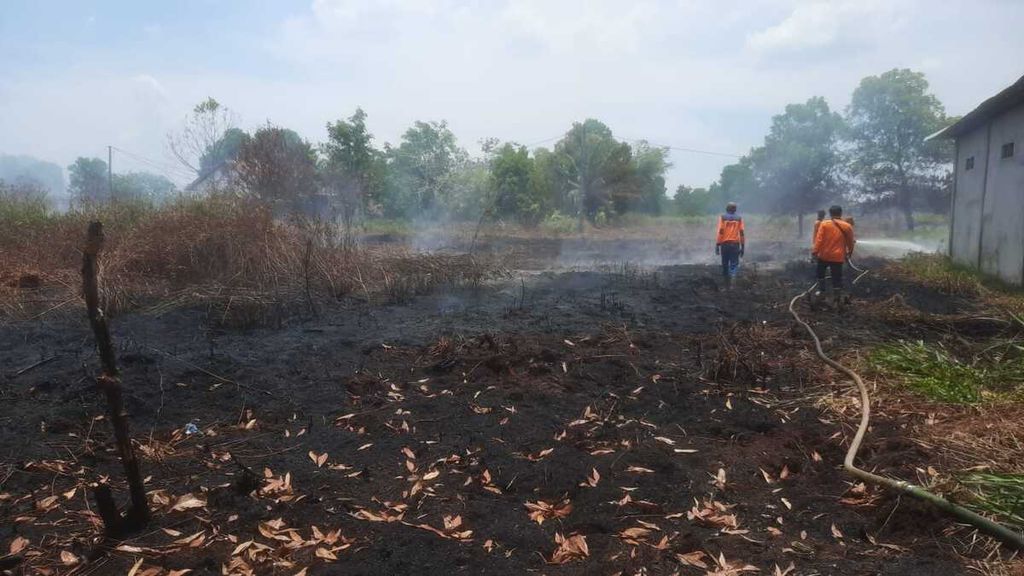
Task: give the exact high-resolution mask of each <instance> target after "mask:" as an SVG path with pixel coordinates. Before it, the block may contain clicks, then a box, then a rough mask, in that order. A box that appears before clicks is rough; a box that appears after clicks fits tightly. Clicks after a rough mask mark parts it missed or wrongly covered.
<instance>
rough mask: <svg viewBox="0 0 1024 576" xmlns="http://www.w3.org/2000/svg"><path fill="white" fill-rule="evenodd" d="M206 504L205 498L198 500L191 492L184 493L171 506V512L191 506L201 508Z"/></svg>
mask: <svg viewBox="0 0 1024 576" xmlns="http://www.w3.org/2000/svg"><path fill="white" fill-rule="evenodd" d="M203 506H206V500H200V499H199V498H196V497H195V496H193V495H192V494H185V495H184V496H182V497H181V498H179V499H178V501H177V502H175V503H174V506H171V512H180V511H182V510H190V509H192V508H202V507H203Z"/></svg>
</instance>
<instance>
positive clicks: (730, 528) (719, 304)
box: [0, 265, 969, 575]
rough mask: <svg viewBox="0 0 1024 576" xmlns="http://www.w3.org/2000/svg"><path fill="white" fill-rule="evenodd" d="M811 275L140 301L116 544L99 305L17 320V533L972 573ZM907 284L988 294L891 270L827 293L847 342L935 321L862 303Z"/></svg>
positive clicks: (37, 558)
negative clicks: (136, 481) (862, 472)
mask: <svg viewBox="0 0 1024 576" xmlns="http://www.w3.org/2000/svg"><path fill="white" fill-rule="evenodd" d="M809 275H810V269H809V267H802V266H792V267H789V268H787V269H785V270H777V271H772V272H760V273H759V272H757V271H756V270H753V269H751V270H748V271H746V275H745V277H744V278H743V279H742V281H741V282H739V286H738V287H737V288H736V289H735V290H733V291H728V292H727V291H723V290H721V289H720V286H719V281H718V277H717V276H716V274H715V270H714V269H713V268H710V267H703V266H667V267H661V268H656V269H641V268H636V267H630V266H628V265H621V266H618V267H612V268H610V269H608V270H605V271H583V272H563V273H541V274H534V275H530V276H523V277H522V278H516V279H515V281H512V282H506V283H502V284H501V285H498V286H489V287H484V288H477V289H472V290H458V291H439V292H436V293H433V294H430V295H426V296H421V297H417V298H415V299H412V300H411V301H409V302H407V303H405V304H401V305H397V304H396V305H388V306H369V305H367V304H365V303H363V302H360V301H358V300H355V299H352V300H343V301H338V302H334V303H331V304H329V305H327V304H324V305H323V306H321V307H320V309H319V313H318V315H317V316H316V317H309V318H301V317H292V318H291V319H289V320H286V321H284V322H282V323H281V325H280V326H274V327H266V328H258V329H253V330H247V331H238V330H225V329H222V328H218V327H217V326H216V323H214V322H211V321H210V319H209V317H208V316H207V314H206V313H205V312H204V311H203V310H197V309H179V310H173V311H170V312H167V313H165V314H163V315H159V316H158V315H151V314H128V315H124V316H121V317H118V318H115V319H114V320H113V322H112V325H113V329H114V332H115V339H116V342H117V344H118V347H119V350H118V352H119V359H120V363H121V367H122V370H123V373H124V385H125V391H126V402H127V404H128V409H129V411H130V413H131V414H130V415H131V420H132V426H133V433H134V437H135V439H136V441H137V449H138V451H139V455H140V457H141V458H142V464H143V470H144V473H145V474H146V475H148V476H149V480H148V485H147V487H148V489H149V490H150V491H151V493H150V497H151V500H152V502H153V504H154V508H155V514H154V521H153V523H152V525H151V528H150V529H149V530H148V531H147V532H145V533H143V534H139V535H137V536H135V537H132V538H130V539H128V540H125V541H123V542H106V543H104V544H103V545H104V546H105V547H106V550H105V553H103V554H100V555H96V550H95V545H94V537H95V536H96V535H97V533H98V528H97V525H96V522H97V520H96V517H95V515H94V514H93V513H92V512H91V507H92V503H91V502H90V501H89V496H88V491H87V489H86V484H87V483H88V482H95V481H96V480H98V479H100V478H104V477H109V479H110V482H111V484H112V485H113V487H114V489H115V493H117V494H119V495H120V497H121V499H122V500H123V499H124V498H125V497H126V490H125V488H124V486H123V485H122V484H121V482H120V480H121V479H122V477H123V476H122V474H121V472H120V468H119V464H118V460H117V455H116V452H115V450H114V447H113V440H112V434H111V432H110V427H109V424H108V423H107V422H106V421H105V420H104V419H103V415H104V406H103V404H102V401H101V398H100V395H99V394H98V393H97V392H96V391H95V390H94V386H93V377H94V375H95V372H96V370H97V367H96V361H95V358H94V356H95V355H94V351H93V348H92V340H91V338H90V335H89V331H88V327H87V325H86V323H85V322H84V319H83V321H81V322H78V321H73V320H67V319H54V320H48V319H46V318H43V319H42V320H37V321H34V322H21V323H16V324H9V325H6V326H4V327H2V328H0V354H2V356H3V358H5V361H4V374H3V375H2V378H3V384H2V387H0V402H2V405H3V411H2V413H0V461H2V462H3V465H2V468H0V480H2V484H0V493H2V495H3V496H2V497H0V516H2V517H3V521H2V522H0V542H2V543H3V546H4V552H6V548H7V543H8V542H11V543H14V542H15V541H18V540H17V539H19V538H23V539H24V540H25V541H26V542H25V543H24V546H23V548H21V550H20V551H19V555H18V556H19V557H20V558H21V565H20V568H18V569H19V570H25V571H27V572H29V573H31V572H33V571H40V572H45V571H47V570H49V573H67V572H69V571H71V570H76V571H77V573H85V574H89V573H93V574H107V573H111V574H112V573H124V572H126V571H127V570H129V569H130V568H131V567H132V566H133V565H135V564H136V563H137V562H139V561H140V559H141V562H142V563H141V564H140V565H139V573H142V571H143V570H144V569H145V568H147V567H163V568H164V569H165V570H167V571H170V570H175V569H177V570H183V569H191V570H192V572H191V573H192V574H220V573H222V571H223V572H224V573H239V574H242V573H246V570H248V569H251V570H252V571H253V573H258V574H295V573H298V572H300V571H301V570H303V569H306V570H307V571H306V573H307V574H335V573H338V574H341V573H344V574H367V575H369V574H414V573H415V574H443V573H451V572H458V573H465V574H519V573H528V572H534V573H545V574H615V573H628V574H633V573H637V572H638V571H639V570H640V569H641V568H646V570H647V572H646V573H649V574H673V573H677V572H678V573H681V574H704V573H706V572H707V571H709V570H713V569H715V568H722V566H720V565H719V564H718V563H719V562H726V563H727V564H728V565H729V566H731V567H733V568H742V567H744V566H747V565H751V566H753V567H756V568H758V569H760V571H761V573H763V574H770V573H773V570H775V566H778V567H779V568H780V572H781V571H784V570H785V569H786V568H787V567H788V566H789V565H790V564H793V565H794V566H795V567H796V568H795V571H793V572H790V573H791V574H808V575H809V574H892V575H896V574H899V575H909V574H921V575H924V574H961V573H965V572H964V568H963V567H962V566H961V564H960V561H959V560H958V558H957V557H955V556H954V555H953V554H952V553H951V552H949V549H950V547H949V546H948V542H947V541H946V540H945V539H944V536H943V533H944V531H945V530H946V529H947V528H948V527H949V526H950V523H949V521H948V520H946V519H944V518H941V517H932V516H930V515H929V514H928V513H927V511H924V510H922V509H920V508H916V507H911V506H908V505H907V503H906V502H902V503H901V502H900V501H899V500H898V499H895V498H893V497H891V496H889V495H886V494H882V493H876V492H875V491H873V490H872V489H870V488H865V487H862V486H856V485H855V484H854V483H852V482H851V481H850V479H849V478H848V477H847V476H846V475H844V473H843V472H842V470H841V466H840V465H841V461H842V456H843V453H844V451H845V446H846V441H847V439H848V436H849V435H851V434H852V429H851V427H850V425H849V422H846V421H841V420H838V419H836V418H834V417H830V416H828V415H827V414H824V413H822V412H821V411H820V410H819V409H817V408H815V407H814V405H813V403H812V401H811V400H810V399H811V398H813V397H815V395H816V394H817V395H820V390H821V388H822V387H826V388H827V387H833V388H834V389H835V390H837V391H839V390H842V389H844V388H845V387H846V386H847V383H845V382H842V381H841V380H839V379H837V378H836V377H835V375H834V374H832V373H830V372H828V371H825V370H824V369H822V368H820V365H818V364H817V363H816V362H815V361H813V359H812V358H811V356H810V353H809V352H808V347H807V346H808V342H807V340H806V339H805V338H804V337H803V334H801V333H800V332H798V331H797V330H795V329H794V327H793V325H792V323H791V322H790V321H789V317H788V315H787V314H786V304H787V303H788V299H789V298H790V297H791V296H792V295H793V294H794V293H795V292H797V291H799V290H802V289H803V288H805V287H806V285H807V284H808V283H809ZM896 297H898V298H900V299H901V301H902V302H903V303H905V304H906V305H907V306H910V307H913V308H916V309H917V310H920V311H922V312H928V313H940V314H954V313H957V312H959V311H964V310H967V309H969V303H967V302H965V301H962V300H958V299H956V298H954V297H950V296H944V295H941V294H938V293H936V292H932V291H929V290H927V289H924V288H920V287H917V286H913V285H908V284H902V283H899V282H896V281H889V280H885V279H882V278H879V277H878V276H877V275H869V276H868V277H866V278H865V279H864V281H862V282H861V283H860V284H859V285H858V288H857V290H856V291H855V304H854V306H853V307H852V308H851V309H850V310H849V311H847V312H845V313H837V312H831V311H822V312H815V313H809V314H810V317H811V318H812V321H813V322H814V323H815V325H816V327H819V328H820V329H821V333H822V336H823V338H824V339H825V341H826V346H827V347H830V349H833V350H840V351H842V350H849V349H852V348H853V347H855V346H857V345H858V344H860V343H864V342H868V341H870V340H871V339H877V338H878V337H880V335H885V336H887V337H912V336H914V335H920V334H921V333H924V332H927V331H928V330H930V329H931V328H930V327H929V326H928V325H927V324H921V325H918V324H907V323H886V322H885V321H882V320H878V319H877V318H875V317H872V316H871V315H867V314H864V315H861V314H859V313H858V309H859V308H860V307H862V306H870V305H872V304H876V303H879V302H884V301H889V300H891V299H893V298H896ZM189 423H192V424H195V426H196V427H197V429H198V430H199V433H196V434H186V432H185V426H186V424H189ZM902 434H903V431H902V430H901V428H900V427H899V425H898V423H895V422H890V421H887V420H886V419H885V418H884V417H882V418H880V419H878V420H876V421H875V422H874V425H873V427H872V430H871V433H870V435H869V438H868V441H867V443H866V445H865V449H864V450H863V451H862V462H863V464H864V465H865V467H869V468H872V467H877V468H878V470H879V471H880V472H882V473H886V474H891V475H893V476H898V477H903V478H908V479H913V478H915V474H916V472H915V468H917V467H919V466H926V465H927V462H928V460H929V457H930V455H929V454H928V453H927V452H926V451H924V450H923V449H922V448H920V447H919V446H917V445H915V444H912V443H909V442H906V441H903V440H902ZM528 503H529V504H530V506H528ZM539 520H540V521H542V522H540V521H539ZM314 527H315V528H314ZM560 541H561V543H560ZM62 551H63V552H67V554H66V555H64V556H62V555H61V552H62ZM90 555H95V556H97V559H96V560H94V561H92V562H91V563H88V564H87V563H86V562H85V559H86V558H87V557H88V556H90ZM700 565H704V566H707V568H701V567H700ZM154 573H156V572H154ZM164 573H166V572H164ZM721 573H723V574H724V573H729V572H725V571H723V572H721Z"/></svg>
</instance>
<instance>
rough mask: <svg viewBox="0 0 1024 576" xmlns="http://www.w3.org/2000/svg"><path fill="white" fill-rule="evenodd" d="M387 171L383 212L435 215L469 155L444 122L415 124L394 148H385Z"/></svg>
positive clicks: (441, 206)
mask: <svg viewBox="0 0 1024 576" xmlns="http://www.w3.org/2000/svg"><path fill="white" fill-rule="evenodd" d="M385 153H386V154H387V156H388V165H389V168H390V174H389V176H390V179H389V190H388V193H387V199H386V203H387V209H386V211H387V212H389V213H391V214H392V215H403V216H404V215H410V214H419V215H427V216H429V215H432V214H433V215H436V214H437V212H438V211H439V210H441V209H442V208H443V205H444V201H445V197H444V196H445V194H446V192H448V191H450V187H451V183H452V178H453V176H454V175H455V173H456V171H457V170H458V169H460V168H461V167H462V165H463V164H465V163H466V162H467V161H468V159H469V156H468V154H466V151H465V150H463V149H462V148H460V147H459V145H458V142H457V141H456V139H455V134H453V133H452V131H451V130H449V129H448V123H447V122H444V121H441V122H419V121H417V122H415V123H414V124H413V126H412V127H411V128H409V129H408V130H406V131H405V134H403V135H402V142H401V144H399V146H398V147H397V148H390V147H387V148H386V151H385Z"/></svg>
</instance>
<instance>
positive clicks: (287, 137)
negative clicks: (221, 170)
mask: <svg viewBox="0 0 1024 576" xmlns="http://www.w3.org/2000/svg"><path fill="white" fill-rule="evenodd" d="M316 161H317V159H316V151H315V150H313V147H312V146H310V145H309V143H308V142H306V141H305V140H303V139H302V137H300V136H299V135H298V134H296V133H295V132H293V131H292V130H288V129H287V128H280V127H277V126H272V125H269V124H268V125H267V126H264V127H262V128H260V129H259V130H257V131H256V132H255V133H254V134H253V135H252V138H251V139H250V140H249V141H248V142H246V144H245V145H244V146H243V147H242V150H241V152H240V153H239V155H238V160H237V162H236V163H235V171H236V174H237V177H238V182H239V184H241V186H242V189H243V190H244V191H245V192H247V193H248V194H250V195H252V196H254V197H256V198H259V199H260V200H262V201H264V202H266V203H267V204H269V205H270V206H272V207H273V208H274V209H275V211H276V212H278V213H282V212H300V211H308V210H311V209H312V208H313V207H312V206H311V201H312V199H313V197H314V196H315V195H316V193H317V192H318V190H319V180H318V177H317V170H316V166H317V164H316Z"/></svg>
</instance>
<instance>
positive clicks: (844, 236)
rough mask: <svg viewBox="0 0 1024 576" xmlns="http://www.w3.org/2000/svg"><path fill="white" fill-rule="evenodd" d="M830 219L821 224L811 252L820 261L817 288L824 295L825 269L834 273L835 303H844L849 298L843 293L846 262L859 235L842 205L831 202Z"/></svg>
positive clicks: (833, 289) (851, 254) (818, 292)
mask: <svg viewBox="0 0 1024 576" xmlns="http://www.w3.org/2000/svg"><path fill="white" fill-rule="evenodd" d="M828 214H829V219H828V220H824V221H822V222H821V224H820V225H819V226H818V231H817V233H816V234H815V235H814V249H813V251H812V255H813V256H814V258H815V260H816V261H817V263H818V266H817V278H818V291H817V295H819V296H820V295H821V294H822V292H824V290H825V273H826V272H829V273H831V275H832V291H833V298H834V301H835V303H836V305H842V304H845V303H846V302H847V301H848V300H849V298H848V297H847V296H846V295H845V294H844V293H843V264H845V263H846V261H847V260H848V259H849V258H850V257H851V256H853V248H854V246H855V245H856V239H855V238H854V237H853V226H851V225H850V223H849V222H847V221H845V220H843V208H842V207H841V206H832V207H831V208H829V209H828Z"/></svg>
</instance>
